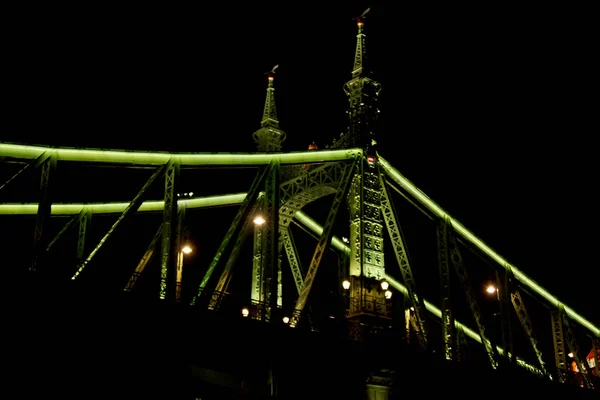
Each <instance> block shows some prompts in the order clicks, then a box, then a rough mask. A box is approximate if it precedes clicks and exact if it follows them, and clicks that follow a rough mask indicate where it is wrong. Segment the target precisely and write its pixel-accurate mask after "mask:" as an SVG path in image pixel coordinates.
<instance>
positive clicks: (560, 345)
mask: <svg viewBox="0 0 600 400" xmlns="http://www.w3.org/2000/svg"><path fill="white" fill-rule="evenodd" d="M550 315H551V321H552V339H553V343H554V361H555V363H556V373H557V378H558V381H559V382H561V383H565V381H566V375H567V355H566V353H565V339H564V332H563V324H562V317H561V315H560V310H552V312H551V313H550Z"/></svg>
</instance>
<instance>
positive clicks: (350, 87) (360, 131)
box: [344, 8, 381, 150]
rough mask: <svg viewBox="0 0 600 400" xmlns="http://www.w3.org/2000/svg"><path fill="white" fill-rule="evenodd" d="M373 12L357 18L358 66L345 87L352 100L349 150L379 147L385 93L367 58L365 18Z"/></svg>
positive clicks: (347, 142) (355, 64)
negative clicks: (381, 103) (380, 99)
mask: <svg viewBox="0 0 600 400" xmlns="http://www.w3.org/2000/svg"><path fill="white" fill-rule="evenodd" d="M369 10H370V8H367V9H366V10H365V11H364V12H363V13H362V14H361V15H360V16H359V17H356V18H354V20H356V25H357V27H358V33H357V35H356V51H355V54H354V65H353V67H352V78H351V79H350V80H349V81H348V82H346V83H345V84H344V92H345V93H346V95H347V96H348V101H349V110H348V117H349V128H348V135H349V137H348V138H346V141H345V147H361V148H363V149H365V150H367V149H369V148H371V147H372V146H374V145H375V144H376V140H375V139H376V132H375V131H376V130H377V121H378V119H379V109H378V107H377V102H378V97H379V92H380V91H381V84H380V83H379V82H377V81H375V80H374V79H372V76H371V75H372V74H371V71H370V69H369V62H368V59H367V46H366V34H365V18H366V14H367V13H368V12H369Z"/></svg>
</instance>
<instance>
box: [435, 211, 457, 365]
mask: <svg viewBox="0 0 600 400" xmlns="http://www.w3.org/2000/svg"><path fill="white" fill-rule="evenodd" d="M436 234H437V244H438V266H439V274H440V297H441V307H440V308H441V311H442V318H441V320H442V340H443V341H444V357H445V359H446V360H448V361H452V360H453V359H454V358H456V357H455V356H456V354H455V353H456V351H455V348H454V345H455V335H454V318H453V317H452V307H451V301H450V253H449V251H448V221H445V220H444V221H440V224H439V225H438V226H437V230H436Z"/></svg>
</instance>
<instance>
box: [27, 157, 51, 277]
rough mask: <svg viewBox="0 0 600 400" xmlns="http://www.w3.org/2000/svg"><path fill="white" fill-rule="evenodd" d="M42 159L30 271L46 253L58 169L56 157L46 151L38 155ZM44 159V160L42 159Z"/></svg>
mask: <svg viewBox="0 0 600 400" xmlns="http://www.w3.org/2000/svg"><path fill="white" fill-rule="evenodd" d="M36 159H38V160H40V161H41V167H42V171H41V179H40V200H39V203H38V204H39V207H38V210H37V217H36V221H35V230H34V233H33V257H32V260H31V265H30V266H29V271H30V272H36V271H37V269H38V267H39V264H40V263H41V262H43V261H42V259H43V258H44V256H45V254H46V247H47V243H46V241H47V236H48V234H47V233H46V229H45V228H46V223H47V221H48V219H49V218H50V212H51V209H52V200H51V198H50V192H51V182H52V177H53V175H54V173H55V170H56V164H57V163H56V157H53V156H52V155H49V154H46V153H45V152H44V153H42V154H41V155H39V156H38V157H36ZM42 160H43V161H42Z"/></svg>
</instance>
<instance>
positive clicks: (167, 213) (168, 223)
mask: <svg viewBox="0 0 600 400" xmlns="http://www.w3.org/2000/svg"><path fill="white" fill-rule="evenodd" d="M178 180H179V163H178V162H177V161H175V160H170V161H169V162H168V163H167V166H166V170H165V206H164V209H163V224H162V241H161V249H160V295H159V297H160V298H161V299H165V298H166V297H167V296H170V294H167V291H168V287H167V284H168V282H167V281H168V280H169V271H170V269H171V266H172V265H173V264H174V262H176V260H177V254H178V252H179V249H174V246H175V245H176V241H177V239H176V231H177V191H176V187H177V181H178Z"/></svg>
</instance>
